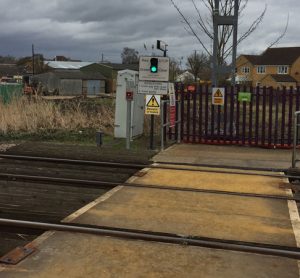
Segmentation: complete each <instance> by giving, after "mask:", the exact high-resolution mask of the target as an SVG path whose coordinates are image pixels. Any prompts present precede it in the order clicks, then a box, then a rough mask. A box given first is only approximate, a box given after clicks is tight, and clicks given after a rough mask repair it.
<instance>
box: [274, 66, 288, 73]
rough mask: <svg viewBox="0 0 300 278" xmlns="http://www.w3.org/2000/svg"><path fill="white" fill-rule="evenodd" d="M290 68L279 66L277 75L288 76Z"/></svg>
mask: <svg viewBox="0 0 300 278" xmlns="http://www.w3.org/2000/svg"><path fill="white" fill-rule="evenodd" d="M288 70H289V67H288V66H278V67H277V73H278V74H288Z"/></svg>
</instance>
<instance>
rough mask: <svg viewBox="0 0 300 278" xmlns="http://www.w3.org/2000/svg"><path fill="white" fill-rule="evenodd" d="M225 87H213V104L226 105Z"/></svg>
mask: <svg viewBox="0 0 300 278" xmlns="http://www.w3.org/2000/svg"><path fill="white" fill-rule="evenodd" d="M224 96H225V90H224V88H213V91H212V104H213V105H224V100H225V97H224Z"/></svg>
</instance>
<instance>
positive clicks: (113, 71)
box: [81, 63, 139, 93]
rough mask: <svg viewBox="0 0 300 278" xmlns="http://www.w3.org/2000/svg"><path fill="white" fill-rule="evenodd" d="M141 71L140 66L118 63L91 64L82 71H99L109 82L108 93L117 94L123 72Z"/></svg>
mask: <svg viewBox="0 0 300 278" xmlns="http://www.w3.org/2000/svg"><path fill="white" fill-rule="evenodd" d="M125 69H128V70H134V71H138V70H139V65H138V64H130V65H129V64H116V63H101V64H97V63H94V64H91V65H88V66H85V67H83V68H81V70H82V71H97V72H100V73H101V74H102V75H103V76H104V77H105V78H106V80H107V92H108V93H116V88H117V76H118V72H119V71H121V70H125Z"/></svg>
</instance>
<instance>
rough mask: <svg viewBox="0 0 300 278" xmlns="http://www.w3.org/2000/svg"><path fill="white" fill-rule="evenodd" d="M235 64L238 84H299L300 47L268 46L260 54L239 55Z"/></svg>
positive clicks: (275, 85) (267, 85)
mask: <svg viewBox="0 0 300 278" xmlns="http://www.w3.org/2000/svg"><path fill="white" fill-rule="evenodd" d="M236 65H237V68H236V79H237V81H238V83H240V84H247V85H252V86H266V87H270V86H272V87H276V88H277V87H279V88H282V87H290V86H293V87H295V86H298V85H299V84H300V47H277V48H268V49H266V50H265V51H264V52H263V53H262V54H261V55H240V56H239V57H238V59H237V62H236Z"/></svg>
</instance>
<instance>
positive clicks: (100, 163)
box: [0, 154, 148, 169]
mask: <svg viewBox="0 0 300 278" xmlns="http://www.w3.org/2000/svg"><path fill="white" fill-rule="evenodd" d="M0 158H3V159H12V160H26V161H40V162H52V163H62V164H78V165H90V166H101V167H116V168H137V169H143V168H145V167H147V166H148V164H136V163H121V162H110V161H93V160H79V159H65V158H53V157H42V156H25V155H10V154H0Z"/></svg>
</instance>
